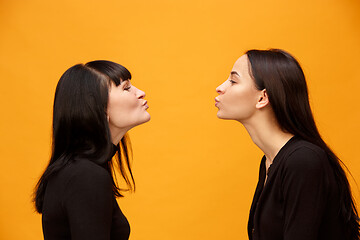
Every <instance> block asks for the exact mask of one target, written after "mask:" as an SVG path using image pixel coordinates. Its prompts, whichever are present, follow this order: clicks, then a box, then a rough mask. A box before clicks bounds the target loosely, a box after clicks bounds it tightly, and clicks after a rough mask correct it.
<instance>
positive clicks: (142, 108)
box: [107, 80, 150, 134]
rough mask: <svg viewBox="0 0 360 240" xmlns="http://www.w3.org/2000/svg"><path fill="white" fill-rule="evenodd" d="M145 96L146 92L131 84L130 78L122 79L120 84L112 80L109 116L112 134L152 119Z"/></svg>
mask: <svg viewBox="0 0 360 240" xmlns="http://www.w3.org/2000/svg"><path fill="white" fill-rule="evenodd" d="M144 97H145V92H143V91H141V90H140V89H137V88H136V87H135V86H133V85H131V82H130V80H125V81H122V82H121V84H119V85H118V86H116V85H115V83H113V82H111V85H110V88H109V100H108V106H107V116H108V121H109V128H110V132H111V133H112V134H114V133H115V134H116V133H117V132H119V131H128V130H130V129H131V128H133V127H135V126H137V125H140V124H142V123H145V122H147V121H149V120H150V114H149V113H148V112H147V111H146V110H147V109H148V108H149V107H148V105H147V101H146V100H145V99H144Z"/></svg>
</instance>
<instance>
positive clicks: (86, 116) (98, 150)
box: [34, 61, 150, 240]
mask: <svg viewBox="0 0 360 240" xmlns="http://www.w3.org/2000/svg"><path fill="white" fill-rule="evenodd" d="M130 79H131V74H130V72H129V71H128V70H127V69H126V68H125V67H123V66H121V65H120V64H117V63H114V62H111V61H92V62H89V63H86V64H77V65H75V66H73V67H71V68H69V69H68V70H67V71H66V72H65V73H64V74H63V75H62V76H61V78H60V80H59V82H58V84H57V87H56V92H55V99H54V107H53V129H52V130H53V134H52V155H51V158H50V162H49V164H48V166H47V168H46V170H45V171H44V173H43V175H42V176H41V178H40V180H39V181H38V183H37V185H36V188H35V192H34V202H35V207H36V210H37V212H39V213H42V224H43V233H44V238H45V239H46V240H56V239H72V240H75V239H79V240H83V239H87V240H89V239H90V240H91V239H97V240H98V239H117V240H120V239H128V238H129V234H130V226H129V223H128V221H127V219H126V217H125V216H124V215H123V213H122V212H121V210H120V208H119V206H118V204H117V202H116V199H115V197H120V196H122V194H121V191H122V190H135V183H134V178H133V174H132V171H131V168H130V162H129V160H130V157H131V155H130V154H131V146H130V142H129V138H128V136H127V134H126V133H127V131H128V130H130V129H131V128H133V127H135V126H137V125H139V124H142V123H145V122H147V121H149V120H150V115H149V113H148V112H147V111H146V109H147V108H148V105H147V101H146V100H145V99H144V97H145V93H144V92H143V91H141V90H139V89H137V88H136V87H135V86H133V85H132V84H131V83H130ZM114 155H115V156H114ZM114 161H115V162H114ZM114 163H115V165H116V167H117V168H119V170H120V173H121V176H122V178H123V180H124V181H125V183H126V184H127V188H126V189H120V187H119V186H118V184H117V182H116V180H115V176H114V170H115V167H114Z"/></svg>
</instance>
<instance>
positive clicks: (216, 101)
mask: <svg viewBox="0 0 360 240" xmlns="http://www.w3.org/2000/svg"><path fill="white" fill-rule="evenodd" d="M218 105H219V100H218V99H217V98H215V107H217V106H218Z"/></svg>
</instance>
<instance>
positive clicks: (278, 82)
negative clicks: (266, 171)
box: [246, 49, 360, 240]
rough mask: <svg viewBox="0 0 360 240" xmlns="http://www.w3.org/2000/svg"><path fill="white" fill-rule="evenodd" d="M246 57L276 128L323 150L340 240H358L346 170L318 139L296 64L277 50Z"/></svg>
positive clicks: (304, 87) (355, 211) (253, 52)
mask: <svg viewBox="0 0 360 240" xmlns="http://www.w3.org/2000/svg"><path fill="white" fill-rule="evenodd" d="M246 55H247V57H248V59H249V62H250V64H249V68H250V69H249V72H250V75H251V76H252V78H253V79H254V81H255V85H256V87H257V89H259V90H263V89H266V92H267V94H268V97H269V102H270V104H271V107H272V109H273V111H274V113H275V116H276V119H277V121H278V123H279V125H280V127H281V128H282V129H283V130H284V131H286V132H289V133H292V134H294V135H295V136H299V137H301V138H302V139H304V140H306V141H309V142H311V143H313V144H315V145H317V146H319V147H321V148H322V149H323V150H325V152H326V154H327V156H328V159H329V162H330V164H331V165H332V167H333V169H334V173H335V176H336V179H337V182H338V184H339V189H340V201H341V202H340V210H339V211H340V215H341V217H342V219H343V223H344V224H345V226H346V227H347V230H348V231H347V236H344V239H352V240H353V239H359V238H360V236H359V229H360V227H359V216H358V213H357V210H356V206H355V202H354V199H353V197H352V194H351V189H350V185H349V182H348V179H347V177H346V173H345V171H344V169H343V167H344V168H345V169H347V168H346V166H345V165H344V163H343V162H342V161H341V160H340V159H339V158H338V157H337V156H336V155H335V154H334V152H333V151H332V150H331V149H330V148H329V147H328V146H327V144H326V143H325V142H324V141H323V139H322V138H321V136H320V133H319V131H318V129H317V127H316V124H315V121H314V117H313V114H312V111H311V108H310V103H309V96H308V88H307V84H306V80H305V76H304V73H303V71H302V69H301V67H300V64H299V63H298V61H297V60H296V59H295V58H294V57H293V56H291V55H290V54H289V53H287V52H285V51H284V50H281V49H270V50H249V51H247V52H246Z"/></svg>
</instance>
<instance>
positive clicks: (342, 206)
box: [215, 49, 359, 240]
mask: <svg viewBox="0 0 360 240" xmlns="http://www.w3.org/2000/svg"><path fill="white" fill-rule="evenodd" d="M216 91H217V92H218V93H219V96H217V97H216V98H215V102H216V103H215V105H216V107H218V109H219V110H218V113H217V116H218V117H219V118H221V119H233V120H237V121H239V122H240V123H242V124H243V125H244V127H245V128H246V130H247V131H248V133H249V135H250V137H251V139H252V140H253V142H254V143H255V144H256V145H257V146H258V147H259V148H260V149H261V150H262V151H263V152H264V156H263V158H262V159H261V163H260V172H259V181H258V184H257V187H256V191H255V195H254V199H253V203H252V205H251V210H250V216H249V222H248V233H249V239H253V240H260V239H261V240H280V239H285V240H297V239H299V240H300V239H301V240H304V239H306V240H319V239H323V240H358V239H359V216H358V213H357V210H356V207H355V202H354V200H353V198H352V194H351V190H350V186H349V182H348V180H347V177H346V173H345V171H344V170H343V163H342V162H341V161H340V160H339V158H338V157H337V156H336V155H335V154H334V153H333V152H332V151H331V149H330V148H329V147H328V146H327V145H326V143H325V142H324V141H323V139H322V138H321V136H320V134H319V131H318V129H317V127H316V125H315V121H314V118H313V115H312V112H311V109H310V104H309V98H308V90H307V85H306V81H305V76H304V73H303V71H302V69H301V67H300V65H299V63H298V62H297V60H296V59H295V58H294V57H292V56H291V55H290V54H289V53H287V52H285V51H283V50H279V49H270V50H249V51H247V52H246V54H244V55H243V56H241V57H240V58H239V59H238V60H237V61H236V62H235V64H234V66H233V69H232V71H231V74H230V77H229V79H228V80H226V81H225V82H224V83H223V84H221V85H220V86H219V87H217V89H216Z"/></svg>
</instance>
